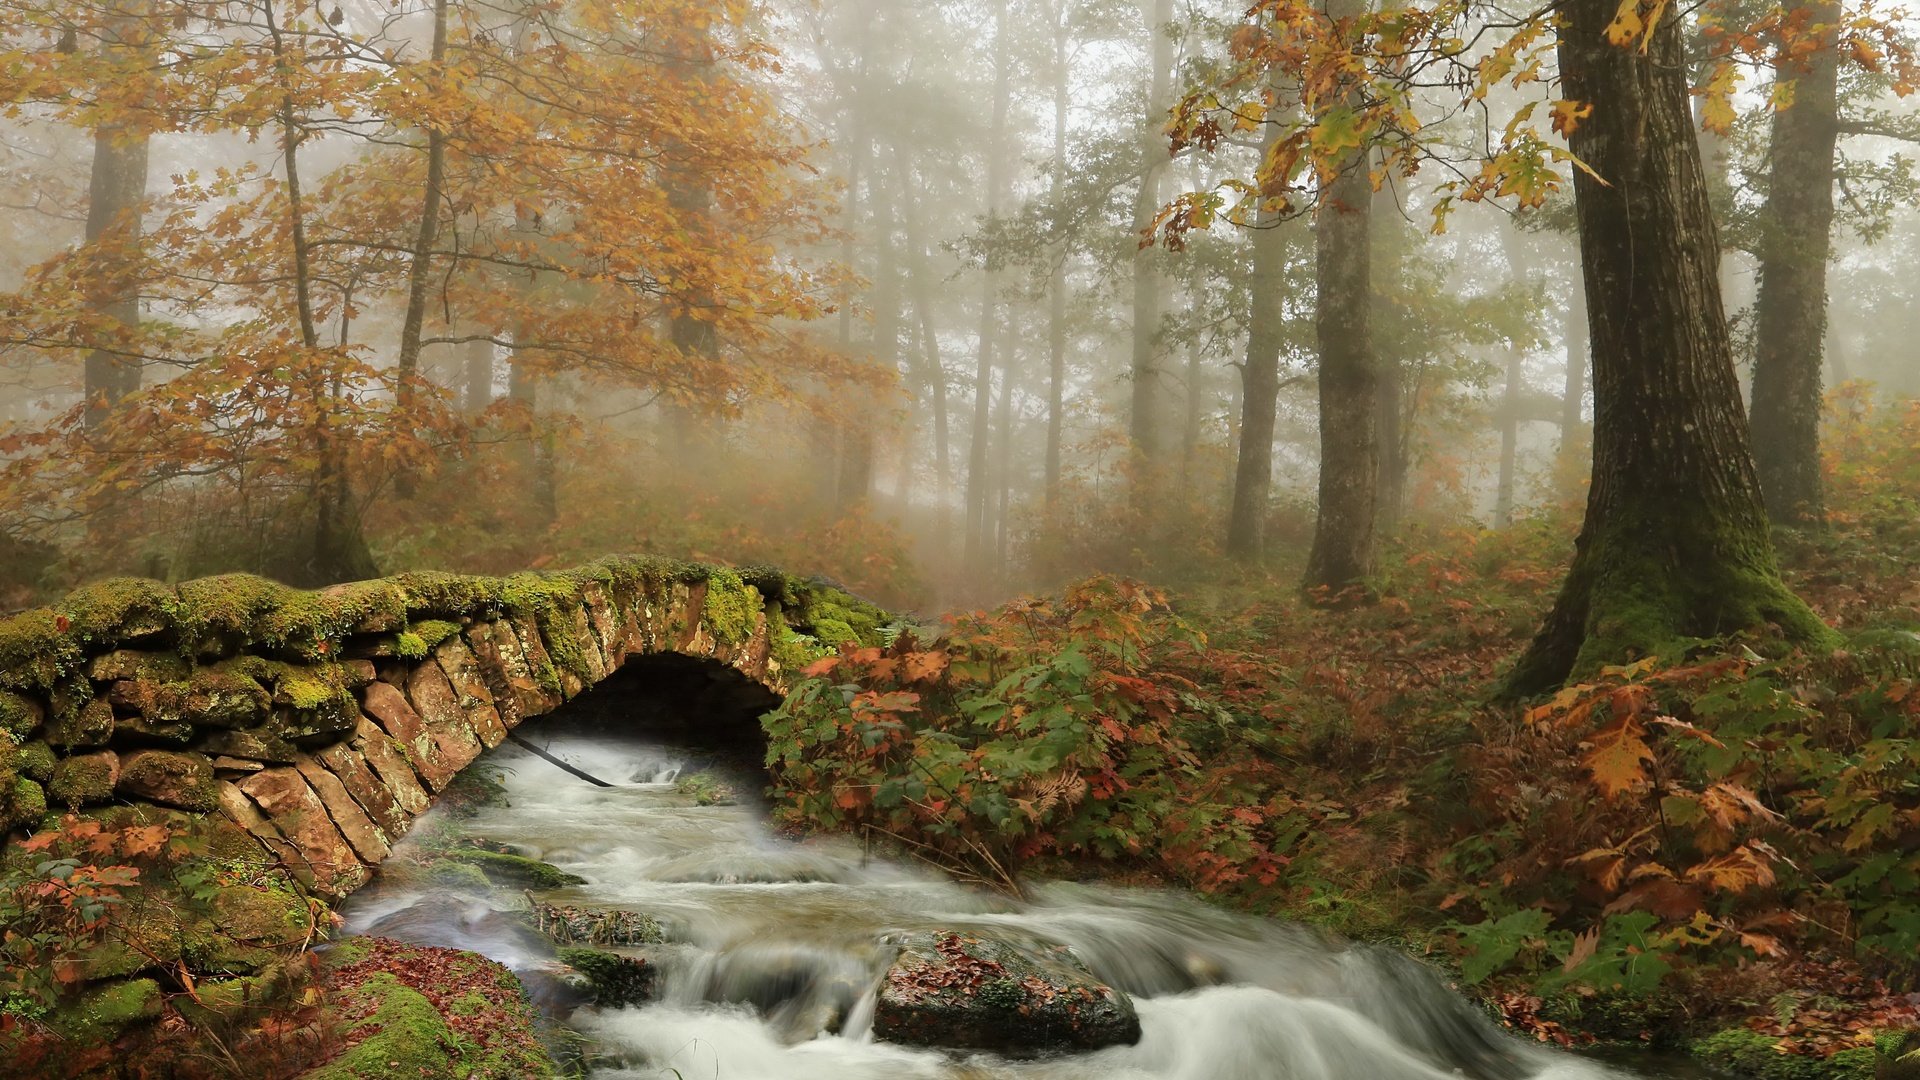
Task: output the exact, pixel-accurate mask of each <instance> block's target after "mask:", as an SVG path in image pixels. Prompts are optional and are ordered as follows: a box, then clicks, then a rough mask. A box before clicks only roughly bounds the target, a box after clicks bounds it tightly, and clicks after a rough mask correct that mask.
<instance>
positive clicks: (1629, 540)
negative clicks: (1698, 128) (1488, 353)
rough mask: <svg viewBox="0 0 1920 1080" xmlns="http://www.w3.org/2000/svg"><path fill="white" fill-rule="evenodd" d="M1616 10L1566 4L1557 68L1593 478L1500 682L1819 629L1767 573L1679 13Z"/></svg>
mask: <svg viewBox="0 0 1920 1080" xmlns="http://www.w3.org/2000/svg"><path fill="white" fill-rule="evenodd" d="M1617 9H1618V5H1617V4H1615V3H1612V2H1611V0H1574V2H1573V3H1571V4H1569V5H1568V6H1567V7H1566V9H1565V13H1566V17H1567V25H1566V26H1565V27H1564V28H1563V29H1562V34H1561V39H1560V63H1561V72H1562V77H1563V79H1564V82H1565V86H1566V92H1567V96H1568V97H1570V98H1573V99H1575V100H1579V101H1588V102H1593V103H1594V112H1593V115H1592V116H1591V117H1590V118H1588V119H1587V120H1585V121H1584V122H1583V123H1581V124H1580V126H1579V127H1578V128H1576V129H1575V130H1574V132H1573V135H1572V138H1571V144H1572V149H1573V152H1574V153H1575V154H1576V155H1578V156H1579V157H1580V159H1581V160H1582V161H1584V162H1586V163H1587V164H1588V165H1590V166H1591V167H1592V168H1593V169H1594V170H1595V171H1596V172H1598V173H1599V175H1600V176H1601V177H1603V178H1604V179H1605V183H1601V182H1598V181H1596V180H1594V179H1593V178H1592V177H1589V176H1587V175H1584V174H1581V175H1577V176H1576V178H1575V185H1576V187H1575V190H1576V194H1577V197H1578V218H1579V226H1580V241H1581V252H1582V263H1583V269H1584V271H1585V278H1586V294H1587V299H1588V326H1589V330H1590V333H1591V337H1592V342H1593V380H1594V413H1595V415H1594V448H1593V484H1592V487H1591V489H1590V491H1589V495H1588V500H1587V513H1586V523H1585V525H1584V526H1583V527H1582V529H1581V533H1580V538H1579V541H1578V544H1577V548H1576V552H1575V555H1574V561H1573V567H1572V569H1571V570H1570V571H1569V573H1568V575H1567V580H1566V584H1565V585H1564V586H1563V588H1562V589H1561V592H1560V596H1559V598H1558V600H1557V601H1556V602H1555V604H1554V607H1553V611H1552V612H1551V613H1550V614H1549V615H1548V616H1547V620H1546V625H1545V626H1544V627H1543V628H1542V629H1541V631H1540V634H1539V636H1538V637H1537V638H1536V639H1535V641H1534V642H1533V645H1532V646H1531V647H1530V648H1529V649H1528V650H1527V652H1526V654H1525V655H1524V656H1522V657H1521V659H1520V661H1519V663H1518V665H1517V666H1516V667H1515V669H1514V671H1513V673H1512V674H1511V675H1510V676H1509V680H1508V689H1509V690H1510V691H1512V692H1516V693H1527V692H1533V691H1538V690H1542V689H1546V688H1549V687H1552V686H1554V685H1557V684H1559V683H1561V682H1563V681H1565V680H1566V679H1567V678H1568V677H1569V676H1579V675H1584V674H1587V673H1589V672H1592V671H1594V670H1595V669H1597V668H1599V667H1601V666H1602V665H1605V664H1609V663H1617V662H1621V661H1626V660H1630V659H1632V658H1634V657H1636V656H1638V655H1645V654H1648V653H1651V652H1653V651H1656V650H1658V649H1660V648H1662V647H1664V646H1668V645H1671V644H1673V643H1675V642H1676V641H1678V640H1680V639H1683V638H1688V637H1706V636H1714V635H1720V634H1727V633H1732V632H1736V631H1741V630H1751V629H1761V628H1765V627H1768V626H1773V627H1777V628H1778V629H1779V630H1780V631H1781V632H1782V633H1783V635H1784V636H1785V637H1787V638H1788V639H1789V640H1793V641H1797V642H1804V643H1813V644H1826V643H1829V642H1830V641H1831V640H1832V636H1833V635H1832V631H1830V630H1829V629H1828V628H1827V627H1826V626H1825V625H1824V624H1822V623H1821V622H1820V620H1819V619H1818V617H1816V616H1815V615H1814V614H1813V612H1812V611H1811V610H1810V609H1809V608H1808V607H1807V606H1806V605H1805V604H1804V603H1802V602H1801V601H1800V600H1799V599H1798V598H1797V597H1795V596H1794V595H1793V593H1792V592H1791V591H1790V590H1789V589H1788V588H1787V587H1786V586H1785V585H1784V584H1783V583H1782V582H1781V580H1780V574H1779V569H1778V566H1777V564H1776V562H1775V559H1774V552H1773V543H1772V539H1771V537H1770V535H1769V532H1768V526H1767V519H1766V515H1765V513H1764V511H1763V510H1762V507H1761V503H1760V489H1759V485H1758V483H1757V482H1756V480H1755V475H1754V466H1753V454H1752V450H1751V446H1750V443H1749V440H1748V434H1747V424H1746V417H1745V416H1744V415H1743V413H1742V410H1741V405H1740V391H1739V387H1738V384H1737V383H1736V381H1735V379H1734V370H1733V350H1732V345H1731V342H1730V340H1729V337H1728V332H1727V322H1726V317H1725V314H1724V312H1723V310H1722V307H1721V297H1720V289H1719V284H1718V280H1717V271H1718V262H1719V255H1718V251H1719V248H1718V243H1717V240H1716V238H1715V235H1714V223H1713V216H1712V211H1711V209H1710V207H1709V204H1708V201H1707V189H1706V183H1705V177H1704V174H1703V172H1702V169H1701V165H1700V152H1699V146H1698V143H1697V141H1696V139H1695V136H1694V131H1693V125H1692V115H1691V112H1690V111H1689V108H1688V97H1687V87H1686V82H1685V71H1686V65H1685V63H1684V57H1683V55H1682V46H1681V37H1680V31H1679V26H1678V23H1677V20H1675V19H1673V18H1671V17H1669V18H1666V19H1663V20H1662V21H1661V23H1660V24H1659V25H1658V26H1657V27H1656V29H1655V30H1654V31H1653V39H1652V41H1651V42H1650V43H1649V47H1648V49H1647V50H1646V51H1645V52H1642V51H1641V50H1640V48H1639V47H1638V43H1637V42H1636V43H1634V46H1633V47H1630V48H1622V47H1618V46H1614V45H1611V44H1609V43H1608V41H1607V36H1606V27H1607V24H1608V23H1609V21H1611V20H1612V18H1613V16H1614V13H1615V12H1616V11H1617Z"/></svg>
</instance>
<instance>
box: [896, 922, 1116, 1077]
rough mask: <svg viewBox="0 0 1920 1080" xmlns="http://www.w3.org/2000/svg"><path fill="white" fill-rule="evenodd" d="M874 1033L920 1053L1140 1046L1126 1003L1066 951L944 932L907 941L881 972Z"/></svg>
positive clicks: (910, 936) (909, 937) (1034, 1051)
mask: <svg viewBox="0 0 1920 1080" xmlns="http://www.w3.org/2000/svg"><path fill="white" fill-rule="evenodd" d="M873 1033H874V1035H875V1036H876V1037H878V1038H881V1039H885V1040H887V1041H889V1042H897V1043H907V1044H912V1045H916V1046H936V1047H952V1048H955V1049H963V1050H991V1051H994V1052H997V1053H1002V1054H1009V1055H1015V1056H1020V1055H1030V1054H1039V1053H1045V1052H1048V1051H1053V1050H1095V1049H1099V1048H1101V1047H1104V1046H1115V1045H1120V1044H1126V1043H1133V1042H1137V1041H1139V1039H1140V1018H1139V1016H1137V1015H1136V1014H1135V1013H1134V1009H1133V1001H1132V1000H1131V999H1130V998H1128V997H1127V995H1126V994H1124V993H1121V992H1120V991H1118V990H1116V989H1114V988H1113V987H1111V986H1108V985H1106V984H1105V983H1102V982H1100V981H1099V980H1097V979H1095V978H1094V977H1093V973H1092V972H1090V971H1088V970H1087V968H1086V965H1085V964H1082V963H1081V962H1080V961H1079V959H1078V958H1076V957H1075V956H1074V955H1073V954H1072V953H1071V952H1069V951H1067V949H1066V948H1064V947H1054V948H1049V949H1028V948H1023V947H1020V946H1017V945H1013V944H1010V943H1008V942H1004V941H994V940H989V939H985V938H979V937H973V936H968V935H962V934H957V933H949V932H933V933H914V934H908V935H906V936H905V937H904V938H903V939H902V940H901V949H900V956H899V959H897V960H895V961H894V963H893V966H892V967H890V968H888V969H887V974H886V976H885V978H884V979H883V980H882V982H881V986H880V999H879V1002H878V1004H877V1005H876V1006H875V1009H874V1015H873Z"/></svg>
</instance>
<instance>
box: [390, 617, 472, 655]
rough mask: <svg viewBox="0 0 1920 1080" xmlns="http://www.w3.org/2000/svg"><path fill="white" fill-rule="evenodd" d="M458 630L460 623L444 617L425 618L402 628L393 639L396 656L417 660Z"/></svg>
mask: <svg viewBox="0 0 1920 1080" xmlns="http://www.w3.org/2000/svg"><path fill="white" fill-rule="evenodd" d="M459 632H460V624H459V623H457V622H449V621H447V620H445V619H427V620H426V621H424V622H417V623H414V624H413V625H411V626H409V627H407V628H406V629H405V630H402V631H401V632H400V633H399V634H397V635H395V637H394V639H393V651H394V655H396V656H404V657H406V658H407V659H409V660H418V659H420V658H421V657H424V656H426V655H427V654H428V653H429V652H432V651H433V647H434V646H435V645H438V644H440V643H441V642H443V641H445V640H447V639H448V638H450V637H452V636H454V635H455V634H458V633H459Z"/></svg>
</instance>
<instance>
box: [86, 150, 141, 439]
mask: <svg viewBox="0 0 1920 1080" xmlns="http://www.w3.org/2000/svg"><path fill="white" fill-rule="evenodd" d="M148 142H149V138H148V135H147V133H146V132H144V131H141V130H138V129H134V128H129V127H123V126H120V125H104V124H103V125H102V126H101V127H100V128H99V129H98V130H97V131H95V132H94V136H93V169H92V175H91V177H90V179H89V183H88V185H87V196H88V197H87V232H86V242H87V244H88V245H89V246H92V245H95V244H101V243H107V242H110V243H112V244H113V245H114V246H115V247H117V248H119V249H120V250H121V251H123V252H124V253H126V254H127V255H129V256H130V255H131V254H132V251H133V248H134V246H135V245H137V244H138V243H139V240H140V209H141V206H142V205H143V204H144V203H145V202H146V199H147V144H148ZM113 262H114V263H115V264H116V265H118V264H120V263H121V262H122V260H121V259H120V258H115V259H114V260H113ZM87 307H88V309H89V310H91V311H94V312H97V313H99V314H101V315H104V316H106V317H107V318H109V319H112V320H113V321H114V322H116V323H119V324H120V325H121V326H125V327H129V328H131V327H135V326H138V325H140V294H139V286H138V284H137V283H136V282H134V281H132V280H129V279H128V275H126V274H125V273H124V272H118V273H115V274H114V276H113V281H112V284H111V287H109V288H106V289H103V290H101V291H100V292H99V293H98V294H97V295H94V296H90V297H89V298H88V301H87ZM85 379H86V395H87V409H86V416H85V423H86V426H87V429H88V430H93V429H95V428H97V427H99V426H100V423H101V422H102V421H104V420H105V419H106V418H107V416H108V415H109V414H110V413H111V412H112V411H113V409H114V406H115V405H117V404H118V403H119V401H120V400H121V399H122V398H124V397H126V396H127V395H129V394H132V393H135V392H137V391H138V390H139V389H140V363H139V361H138V360H137V359H136V358H132V357H128V356H126V355H125V354H124V353H123V352H122V351H120V350H116V349H104V348H103V349H95V350H93V351H92V352H90V353H88V354H87V359H86V371H85Z"/></svg>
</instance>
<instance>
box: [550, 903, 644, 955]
mask: <svg viewBox="0 0 1920 1080" xmlns="http://www.w3.org/2000/svg"><path fill="white" fill-rule="evenodd" d="M529 902H530V903H532V905H533V908H532V910H533V925H534V928H535V929H537V930H539V931H540V932H541V933H543V934H545V935H547V936H548V937H550V938H552V939H553V940H554V941H556V942H558V943H559V944H562V945H657V944H659V943H660V942H662V941H665V940H666V935H665V933H663V932H662V931H661V929H660V923H659V921H658V920H657V919H655V918H654V917H653V916H651V915H648V914H646V913H645V912H641V911H624V910H621V909H619V908H598V909H596V908H577V907H561V906H559V905H556V904H543V903H541V902H539V901H537V900H532V899H531V898H529Z"/></svg>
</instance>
